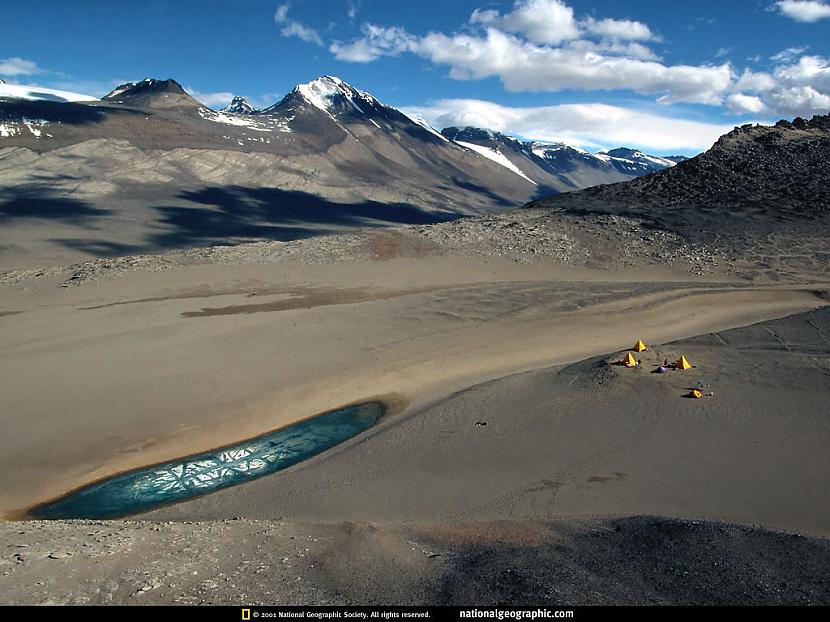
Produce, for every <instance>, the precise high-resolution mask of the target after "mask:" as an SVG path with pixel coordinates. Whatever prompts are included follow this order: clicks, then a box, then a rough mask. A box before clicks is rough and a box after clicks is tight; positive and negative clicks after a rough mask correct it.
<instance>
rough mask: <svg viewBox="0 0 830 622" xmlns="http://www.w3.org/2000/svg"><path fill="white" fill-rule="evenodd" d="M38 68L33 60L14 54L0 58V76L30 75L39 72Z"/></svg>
mask: <svg viewBox="0 0 830 622" xmlns="http://www.w3.org/2000/svg"><path fill="white" fill-rule="evenodd" d="M40 71H41V70H40V68H39V67H38V66H37V63H36V62H35V61H33V60H27V59H25V58H20V57H19V56H14V57H12V58H2V59H0V76H30V75H33V74H36V73H40Z"/></svg>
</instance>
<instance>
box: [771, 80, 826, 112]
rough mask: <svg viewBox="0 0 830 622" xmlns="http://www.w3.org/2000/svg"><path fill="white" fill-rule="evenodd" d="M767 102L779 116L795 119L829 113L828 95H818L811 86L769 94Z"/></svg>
mask: <svg viewBox="0 0 830 622" xmlns="http://www.w3.org/2000/svg"><path fill="white" fill-rule="evenodd" d="M769 102H770V104H771V105H772V106H773V107H774V109H775V110H776V112H777V113H778V114H779V115H780V116H785V117H796V116H810V115H811V114H821V113H824V114H826V113H827V112H828V111H830V95H825V94H824V93H819V92H818V91H817V90H816V89H814V88H813V87H811V86H794V87H790V88H785V89H780V90H778V91H775V92H774V93H772V94H770V96H769Z"/></svg>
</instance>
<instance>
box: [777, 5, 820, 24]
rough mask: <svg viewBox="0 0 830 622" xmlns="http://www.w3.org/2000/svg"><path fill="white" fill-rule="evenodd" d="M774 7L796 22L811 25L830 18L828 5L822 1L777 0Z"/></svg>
mask: <svg viewBox="0 0 830 622" xmlns="http://www.w3.org/2000/svg"><path fill="white" fill-rule="evenodd" d="M775 7H776V8H777V9H778V10H779V11H780V12H781V14H782V15H786V16H787V17H789V18H790V19H794V20H795V21H797V22H804V23H813V22H817V21H819V20H820V19H827V18H830V4H828V3H827V2H824V0H779V2H776V3H775Z"/></svg>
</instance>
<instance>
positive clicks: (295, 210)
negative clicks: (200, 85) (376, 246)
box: [149, 186, 458, 248]
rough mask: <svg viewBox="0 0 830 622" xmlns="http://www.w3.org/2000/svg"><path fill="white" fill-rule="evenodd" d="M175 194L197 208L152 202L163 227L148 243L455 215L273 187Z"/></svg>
mask: <svg viewBox="0 0 830 622" xmlns="http://www.w3.org/2000/svg"><path fill="white" fill-rule="evenodd" d="M178 196H179V198H181V199H185V200H187V201H189V202H191V203H195V204H198V207H182V206H172V205H162V206H158V207H156V208H155V209H156V210H157V211H158V212H159V214H160V219H159V221H160V223H161V224H162V225H165V226H166V227H167V228H168V230H167V231H165V232H163V233H160V234H157V235H154V236H152V237H151V238H150V240H149V242H150V244H151V245H152V246H154V247H163V248H182V247H187V246H197V245H205V244H223V243H230V242H233V241H239V238H245V239H262V240H278V241H288V240H297V239H302V238H307V237H312V236H315V235H324V234H326V233H329V232H332V231H335V230H337V229H341V228H345V227H380V226H385V225H390V224H395V225H402V224H432V223H436V222H444V221H447V220H454V219H456V218H458V216H457V215H456V214H454V213H451V212H427V211H425V210H422V209H419V208H417V207H415V206H413V205H409V204H406V203H380V202H377V201H363V202H361V203H339V202H336V201H332V200H329V199H325V198H322V197H319V196H315V195H313V194H309V193H306V192H300V191H296V190H281V189H279V188H246V187H241V186H226V187H208V188H203V189H201V190H196V191H186V192H182V193H180V194H179V195H178ZM204 206H207V207H204Z"/></svg>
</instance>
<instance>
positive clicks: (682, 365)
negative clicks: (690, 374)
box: [674, 355, 692, 369]
mask: <svg viewBox="0 0 830 622" xmlns="http://www.w3.org/2000/svg"><path fill="white" fill-rule="evenodd" d="M674 368H675V369H691V368H692V364H691V363H690V362H689V361H687V360H686V356H685V355H681V357H680V358H679V359H677V362H676V363H675V364H674Z"/></svg>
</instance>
